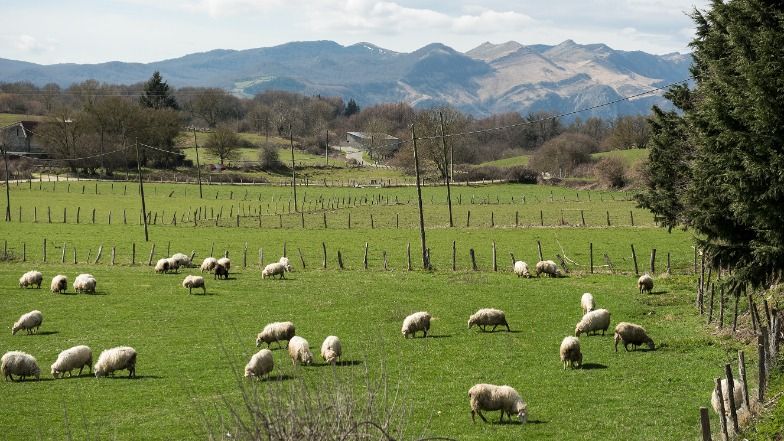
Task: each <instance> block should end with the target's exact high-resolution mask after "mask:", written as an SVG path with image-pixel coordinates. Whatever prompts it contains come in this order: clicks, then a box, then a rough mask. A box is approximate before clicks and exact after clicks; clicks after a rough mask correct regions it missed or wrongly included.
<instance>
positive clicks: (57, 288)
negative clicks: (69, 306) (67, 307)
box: [49, 274, 68, 294]
mask: <svg viewBox="0 0 784 441" xmlns="http://www.w3.org/2000/svg"><path fill="white" fill-rule="evenodd" d="M66 289H68V279H67V278H66V277H65V276H64V275H62V274H58V275H56V276H54V277H53V278H52V284H51V285H50V287H49V290H51V291H52V293H54V294H59V293H63V292H65V290H66Z"/></svg>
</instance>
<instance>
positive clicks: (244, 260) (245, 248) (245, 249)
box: [242, 242, 304, 268]
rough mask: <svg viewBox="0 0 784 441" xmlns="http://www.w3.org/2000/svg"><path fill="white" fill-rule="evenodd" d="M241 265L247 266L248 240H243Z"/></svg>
mask: <svg viewBox="0 0 784 441" xmlns="http://www.w3.org/2000/svg"><path fill="white" fill-rule="evenodd" d="M242 267H243V268H247V267H248V242H245V245H243V247H242ZM303 268H304V266H303Z"/></svg>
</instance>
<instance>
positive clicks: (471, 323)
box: [468, 316, 476, 329]
mask: <svg viewBox="0 0 784 441" xmlns="http://www.w3.org/2000/svg"><path fill="white" fill-rule="evenodd" d="M475 324H476V320H474V316H471V317H470V318H469V319H468V329H471V327H472V326H474V325H475Z"/></svg>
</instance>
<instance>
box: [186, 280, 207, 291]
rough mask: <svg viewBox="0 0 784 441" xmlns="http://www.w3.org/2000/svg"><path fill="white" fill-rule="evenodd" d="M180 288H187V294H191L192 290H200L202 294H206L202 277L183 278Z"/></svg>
mask: <svg viewBox="0 0 784 441" xmlns="http://www.w3.org/2000/svg"><path fill="white" fill-rule="evenodd" d="M182 287H183V288H188V294H193V288H201V289H202V291H204V294H207V287H206V286H205V285H204V277H202V276H185V279H183V281H182Z"/></svg>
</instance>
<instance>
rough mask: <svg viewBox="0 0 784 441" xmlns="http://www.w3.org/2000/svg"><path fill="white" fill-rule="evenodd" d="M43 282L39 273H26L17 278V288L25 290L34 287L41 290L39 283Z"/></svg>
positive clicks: (42, 276) (42, 277)
mask: <svg viewBox="0 0 784 441" xmlns="http://www.w3.org/2000/svg"><path fill="white" fill-rule="evenodd" d="M43 280H44V275H43V274H41V273H40V272H39V271H28V272H26V273H24V274H22V277H20V278H19V287H20V288H27V287H28V286H33V285H35V287H36V288H41V282H43Z"/></svg>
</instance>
